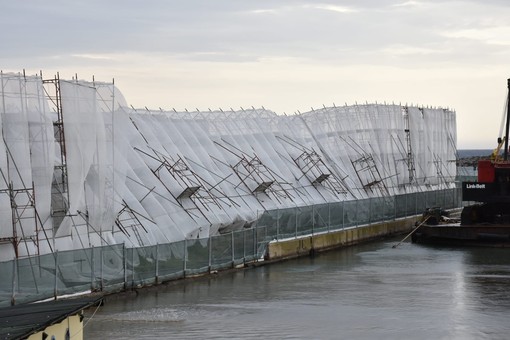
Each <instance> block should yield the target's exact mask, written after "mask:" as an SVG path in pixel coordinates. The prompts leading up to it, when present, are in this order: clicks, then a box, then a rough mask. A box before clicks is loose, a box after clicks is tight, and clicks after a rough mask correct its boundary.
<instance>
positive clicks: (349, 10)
mask: <svg viewBox="0 0 510 340" xmlns="http://www.w3.org/2000/svg"><path fill="white" fill-rule="evenodd" d="M305 8H316V9H323V10H326V11H331V12H337V13H355V12H358V10H356V9H354V8H352V7H344V6H338V5H307V6H305Z"/></svg>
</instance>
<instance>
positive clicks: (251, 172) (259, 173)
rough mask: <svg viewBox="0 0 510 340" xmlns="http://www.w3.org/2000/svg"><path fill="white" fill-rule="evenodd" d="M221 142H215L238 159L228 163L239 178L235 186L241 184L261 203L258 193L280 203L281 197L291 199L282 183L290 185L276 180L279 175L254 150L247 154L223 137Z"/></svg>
mask: <svg viewBox="0 0 510 340" xmlns="http://www.w3.org/2000/svg"><path fill="white" fill-rule="evenodd" d="M222 142H223V143H218V142H215V143H216V145H218V146H220V147H221V148H223V149H224V150H226V151H228V152H230V153H231V154H233V155H234V156H235V157H236V158H237V159H238V161H237V162H236V163H234V164H229V165H228V166H229V167H230V168H231V169H232V170H233V171H234V173H235V174H236V175H237V177H238V178H239V180H240V183H239V184H238V185H236V188H238V187H239V186H240V185H241V184H243V185H244V187H245V188H247V189H248V190H249V192H250V193H251V194H253V195H255V197H256V198H257V200H258V201H259V202H260V203H261V204H262V202H261V201H260V199H259V197H258V195H266V196H267V197H272V198H274V199H275V200H276V201H278V202H279V203H281V202H282V200H283V199H291V200H292V198H293V196H292V195H291V194H290V192H289V191H288V190H286V189H285V188H284V185H289V186H290V183H287V182H284V181H283V180H281V178H280V181H278V179H277V177H279V176H278V175H277V174H276V173H275V172H274V171H272V170H271V169H270V168H269V167H267V166H266V165H265V164H264V163H263V162H262V161H261V159H260V158H259V157H258V156H257V155H256V154H255V152H253V155H247V154H246V153H245V152H243V151H242V150H240V149H238V148H237V147H236V146H234V145H232V144H231V143H228V142H227V141H225V140H223V139H222Z"/></svg>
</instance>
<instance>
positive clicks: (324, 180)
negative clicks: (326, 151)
mask: <svg viewBox="0 0 510 340" xmlns="http://www.w3.org/2000/svg"><path fill="white" fill-rule="evenodd" d="M277 138H279V139H280V140H282V141H284V142H286V143H287V144H289V145H291V146H292V147H294V148H295V149H297V150H298V152H300V154H299V156H297V157H295V158H292V160H293V161H294V163H295V164H296V165H297V167H298V168H299V169H300V170H301V171H302V173H303V175H302V176H301V177H299V178H298V180H300V179H301V178H303V177H306V178H307V179H308V180H309V181H310V183H311V184H312V185H313V186H314V187H319V186H322V187H324V188H326V189H328V190H329V191H331V192H332V193H334V194H341V195H342V196H343V197H345V196H346V195H347V193H348V190H347V186H346V185H345V183H344V179H342V178H339V177H338V176H336V175H335V173H334V172H333V171H332V170H331V169H330V168H329V167H328V166H327V165H326V163H325V162H324V160H323V159H322V157H321V155H320V154H319V153H318V152H317V151H315V150H314V149H310V148H307V147H305V146H304V145H302V144H300V143H298V142H296V141H295V140H293V139H292V138H290V137H288V136H283V137H277Z"/></svg>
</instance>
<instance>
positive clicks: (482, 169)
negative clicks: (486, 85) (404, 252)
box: [412, 79, 510, 247]
mask: <svg viewBox="0 0 510 340" xmlns="http://www.w3.org/2000/svg"><path fill="white" fill-rule="evenodd" d="M507 85H508V89H509V94H510V79H508V80H507ZM508 98H510V96H509V97H508ZM508 98H507V110H506V119H505V122H506V125H505V135H504V136H503V137H500V138H498V146H497V148H496V149H495V150H494V152H493V153H492V155H491V158H490V160H480V161H479V162H478V178H477V181H476V182H463V183H462V200H463V201H465V202H476V203H474V204H470V205H467V206H465V207H464V208H463V209H462V212H461V214H460V218H451V217H449V216H448V214H447V213H446V212H445V211H443V210H441V209H440V208H430V209H427V210H426V211H425V212H424V214H423V218H422V221H421V225H420V226H419V227H417V228H416V229H415V230H414V233H413V235H412V241H413V242H415V243H432V244H443V245H454V246H457V245H465V246H491V247H510V161H509V159H508V153H509V152H508V151H509V150H508V134H509V126H510V124H509V122H510V120H509V112H510V101H509V100H508ZM501 149H503V150H502V151H503V152H501Z"/></svg>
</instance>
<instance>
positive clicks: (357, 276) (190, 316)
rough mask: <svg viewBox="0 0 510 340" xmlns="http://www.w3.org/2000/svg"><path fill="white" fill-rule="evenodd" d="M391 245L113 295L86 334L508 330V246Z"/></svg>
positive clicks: (384, 334)
mask: <svg viewBox="0 0 510 340" xmlns="http://www.w3.org/2000/svg"><path fill="white" fill-rule="evenodd" d="M393 244H394V241H393V240H390V241H386V242H378V243H373V244H368V245H361V246H356V247H351V248H347V249H342V250H338V251H334V252H330V253H326V254H321V255H318V256H316V257H315V258H303V259H297V260H292V261H288V262H283V263H277V264H272V265H269V266H264V267H258V268H253V269H249V270H245V271H239V272H235V273H229V274H224V275H218V276H217V277H213V278H210V279H199V280H195V281H189V282H178V283H171V284H168V285H163V286H159V287H157V288H151V289H146V290H143V291H140V292H139V293H138V294H135V293H128V294H122V295H119V296H115V297H111V298H109V299H108V301H107V303H106V305H105V306H104V307H103V308H101V309H100V310H99V311H98V312H97V313H96V315H95V316H94V318H93V319H92V321H91V322H90V323H89V324H88V326H87V327H86V329H85V336H86V338H94V337H101V338H117V339H121V338H126V339H128V338H129V339H132V338H146V339H154V338H170V337H173V338H179V339H184V338H188V339H191V338H208V339H214V338H218V339H219V338H227V337H228V338H232V339H260V338H261V337H265V338H270V339H285V338H291V339H338V338H356V339H360V338H369V339H373V338H378V339H396V338H397V339H402V338H413V339H430V338H438V339H442V338H448V339H451V338H454V339H455V338H457V339H470V338H473V339H479V338H490V339H497V338H502V339H503V338H507V331H508V327H507V326H506V325H507V320H506V315H508V314H509V312H510V303H509V302H510V294H508V293H507V292H508V290H509V289H510V259H509V256H508V254H509V251H510V250H506V249H490V250H484V249H467V248H466V249H445V248H434V247H426V246H421V245H414V244H410V243H403V244H402V245H400V246H399V247H398V248H396V249H394V248H392V247H391V246H392V245H393ZM91 313H92V311H90V312H89V313H88V315H89V316H90V315H91Z"/></svg>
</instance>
